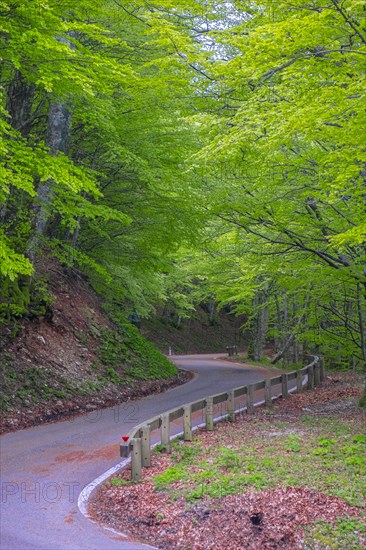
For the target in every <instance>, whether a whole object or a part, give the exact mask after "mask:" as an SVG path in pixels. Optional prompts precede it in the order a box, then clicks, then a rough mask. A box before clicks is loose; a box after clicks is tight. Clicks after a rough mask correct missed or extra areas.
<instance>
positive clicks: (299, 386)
mask: <svg viewBox="0 0 366 550" xmlns="http://www.w3.org/2000/svg"><path fill="white" fill-rule="evenodd" d="M302 378H303V376H302V372H301V370H298V371H296V390H297V391H298V392H300V391H302Z"/></svg>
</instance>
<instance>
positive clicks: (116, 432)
mask: <svg viewBox="0 0 366 550" xmlns="http://www.w3.org/2000/svg"><path fill="white" fill-rule="evenodd" d="M174 362H175V363H176V364H177V365H178V366H180V367H182V368H185V369H189V370H191V371H193V372H194V373H195V374H196V376H195V377H194V379H192V380H191V381H190V382H188V383H187V384H184V385H183V386H179V387H177V388H174V389H171V390H168V391H167V392H165V393H162V394H158V395H151V396H149V397H146V398H144V399H140V400H136V401H129V402H126V403H121V404H120V405H118V406H115V407H111V408H108V409H103V410H99V411H93V412H92V413H90V414H87V415H82V416H76V417H75V418H71V419H70V420H67V421H62V422H57V423H54V424H45V425H43V426H38V427H35V428H30V429H27V430H21V431H18V432H14V433H10V434H6V435H4V436H2V437H1V438H0V443H1V508H2V511H1V538H0V548H1V550H31V549H34V550H65V549H68V550H114V549H118V550H138V549H142V548H145V549H146V548H149V547H148V546H146V545H142V544H137V543H135V542H130V541H128V540H126V539H125V538H123V537H122V536H121V535H119V534H118V533H116V532H113V531H109V530H106V529H104V528H102V527H100V526H99V525H97V524H95V523H93V522H91V521H90V520H89V519H87V518H86V517H84V516H83V515H82V514H81V513H80V511H79V509H78V506H77V500H78V496H79V494H80V492H81V490H82V489H83V487H84V486H86V485H87V484H89V483H90V482H91V481H92V480H94V479H95V478H97V477H98V476H100V475H101V474H102V473H103V472H105V471H106V470H108V469H109V468H111V467H112V466H114V465H116V464H117V463H118V462H120V460H121V459H120V458H119V443H120V440H121V435H123V434H124V433H126V432H127V431H129V430H130V429H131V428H132V427H133V426H134V425H137V424H139V423H140V422H142V421H144V420H147V419H149V418H151V417H152V416H155V415H158V414H160V413H162V412H164V411H167V410H169V409H172V408H174V407H177V406H179V405H182V404H184V403H187V402H190V401H194V400H198V399H201V398H204V397H206V396H208V395H212V394H215V393H220V392H223V391H225V390H228V389H231V388H233V387H236V386H241V385H246V384H249V383H255V382H258V381H259V380H263V378H265V376H266V375H267V372H266V371H265V370H264V369H255V368H250V367H248V368H247V367H244V366H242V367H240V366H236V365H235V364H232V363H229V362H225V361H224V360H222V359H215V356H213V355H200V356H198V355H196V356H180V357H178V356H177V357H175V358H174Z"/></svg>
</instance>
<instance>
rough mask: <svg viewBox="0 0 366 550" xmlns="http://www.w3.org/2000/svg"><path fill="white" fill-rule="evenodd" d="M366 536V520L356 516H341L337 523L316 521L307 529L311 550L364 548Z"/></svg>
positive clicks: (308, 546) (307, 544)
mask: <svg viewBox="0 0 366 550" xmlns="http://www.w3.org/2000/svg"><path fill="white" fill-rule="evenodd" d="M362 537H363V538H365V537H366V524H365V522H363V521H361V520H359V519H356V518H339V519H338V521H337V522H336V524H335V525H334V524H330V523H326V522H323V521H322V522H316V523H315V525H313V526H312V527H311V528H307V529H306V537H305V543H306V548H308V549H309V550H319V549H321V548H326V549H329V550H344V549H345V548H347V550H363V549H364V548H365V546H364V544H363V542H362Z"/></svg>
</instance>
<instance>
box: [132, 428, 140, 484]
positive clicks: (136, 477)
mask: <svg viewBox="0 0 366 550" xmlns="http://www.w3.org/2000/svg"><path fill="white" fill-rule="evenodd" d="M131 446H132V452H131V479H132V481H140V480H141V467H142V460H141V455H142V453H141V439H140V438H134V439H131Z"/></svg>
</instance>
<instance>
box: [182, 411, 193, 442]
mask: <svg viewBox="0 0 366 550" xmlns="http://www.w3.org/2000/svg"><path fill="white" fill-rule="evenodd" d="M183 410H184V413H183V431H184V441H192V409H191V405H185V406H184V407H183Z"/></svg>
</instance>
